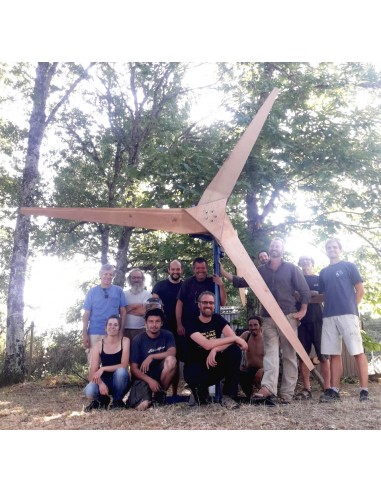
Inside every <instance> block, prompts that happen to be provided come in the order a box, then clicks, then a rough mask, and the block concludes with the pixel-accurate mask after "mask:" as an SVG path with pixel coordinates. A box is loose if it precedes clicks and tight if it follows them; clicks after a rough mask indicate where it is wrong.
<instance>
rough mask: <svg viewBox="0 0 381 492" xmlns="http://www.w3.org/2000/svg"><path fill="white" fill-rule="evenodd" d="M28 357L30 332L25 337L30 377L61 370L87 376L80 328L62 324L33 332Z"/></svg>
mask: <svg viewBox="0 0 381 492" xmlns="http://www.w3.org/2000/svg"><path fill="white" fill-rule="evenodd" d="M32 347H33V349H32V357H31V358H30V335H29V337H28V338H27V340H26V366H27V373H28V374H29V375H30V377H31V378H33V379H41V378H43V377H46V376H56V375H62V374H79V375H81V376H82V377H85V378H86V375H87V357H86V353H85V350H84V348H83V346H82V333H81V331H80V330H70V331H65V330H63V329H62V328H59V329H56V330H54V331H49V332H48V331H46V332H44V333H42V334H40V335H37V336H34V338H33V345H32Z"/></svg>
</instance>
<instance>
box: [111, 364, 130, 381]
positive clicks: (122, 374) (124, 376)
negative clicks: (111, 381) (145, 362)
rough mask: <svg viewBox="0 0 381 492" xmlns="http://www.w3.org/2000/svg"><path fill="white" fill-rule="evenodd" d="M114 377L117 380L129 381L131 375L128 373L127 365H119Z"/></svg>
mask: <svg viewBox="0 0 381 492" xmlns="http://www.w3.org/2000/svg"><path fill="white" fill-rule="evenodd" d="M114 377H115V378H116V380H117V381H126V382H128V381H129V379H130V375H129V374H128V370H127V369H126V368H125V367H119V368H118V369H117V370H116V371H115V372H114Z"/></svg>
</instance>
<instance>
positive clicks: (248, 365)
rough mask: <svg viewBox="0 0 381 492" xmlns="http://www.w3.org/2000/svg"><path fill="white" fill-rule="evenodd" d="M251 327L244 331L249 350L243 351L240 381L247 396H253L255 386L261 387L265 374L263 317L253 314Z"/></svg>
mask: <svg viewBox="0 0 381 492" xmlns="http://www.w3.org/2000/svg"><path fill="white" fill-rule="evenodd" d="M248 325H249V329H248V330H246V331H245V332H243V333H242V335H241V338H243V339H244V340H245V342H247V345H248V349H247V352H242V355H243V357H242V363H241V368H240V380H239V383H240V385H241V388H242V390H243V392H244V393H245V395H246V396H247V398H251V395H252V393H253V386H254V385H255V386H257V387H258V388H260V387H261V380H262V376H263V355H264V353H265V349H264V345H263V336H262V328H261V327H262V318H261V317H260V316H251V317H250V318H249V321H248Z"/></svg>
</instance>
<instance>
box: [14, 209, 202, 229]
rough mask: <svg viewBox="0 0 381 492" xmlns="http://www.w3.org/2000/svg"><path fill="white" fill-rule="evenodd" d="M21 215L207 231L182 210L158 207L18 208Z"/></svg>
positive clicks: (149, 227)
mask: <svg viewBox="0 0 381 492" xmlns="http://www.w3.org/2000/svg"><path fill="white" fill-rule="evenodd" d="M21 213H22V214H24V215H42V216H45V217H53V218H56V219H67V220H75V221H85V222H98V223H100V224H114V225H121V226H127V227H141V228H144V229H152V230H156V231H158V230H160V231H167V232H175V233H179V234H205V233H207V232H208V231H207V230H206V229H204V228H202V226H201V225H200V223H199V222H197V221H196V220H194V219H193V218H192V217H191V216H190V215H189V214H187V213H186V211H185V210H183V209H162V208H138V209H136V208H54V207H52V208H38V207H32V208H25V207H24V208H22V209H21Z"/></svg>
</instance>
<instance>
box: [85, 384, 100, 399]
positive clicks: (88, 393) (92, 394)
mask: <svg viewBox="0 0 381 492" xmlns="http://www.w3.org/2000/svg"><path fill="white" fill-rule="evenodd" d="M83 394H84V396H85V397H86V398H91V399H95V398H97V396H98V395H99V387H98V385H97V384H95V383H92V382H91V383H89V384H88V385H87V386H86V387H85V388H84V390H83Z"/></svg>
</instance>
